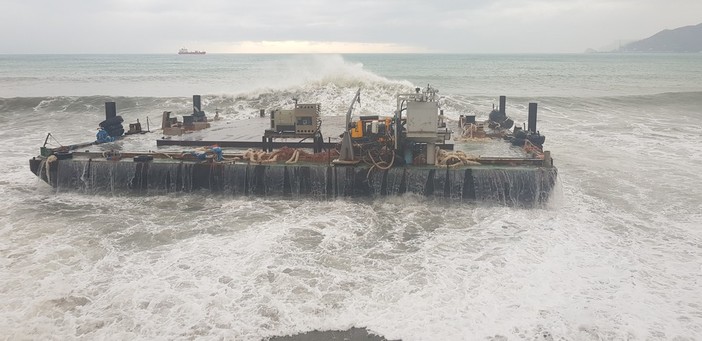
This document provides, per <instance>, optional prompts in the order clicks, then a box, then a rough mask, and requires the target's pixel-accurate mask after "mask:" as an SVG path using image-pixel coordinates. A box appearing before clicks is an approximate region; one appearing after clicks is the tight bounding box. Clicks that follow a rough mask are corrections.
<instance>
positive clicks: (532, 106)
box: [528, 103, 537, 133]
mask: <svg viewBox="0 0 702 341" xmlns="http://www.w3.org/2000/svg"><path fill="white" fill-rule="evenodd" d="M536 108H537V105H536V103H529V125H528V130H529V131H530V132H532V133H535V132H536Z"/></svg>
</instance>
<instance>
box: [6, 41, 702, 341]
mask: <svg viewBox="0 0 702 341" xmlns="http://www.w3.org/2000/svg"><path fill="white" fill-rule="evenodd" d="M426 84H431V85H432V86H434V87H436V88H438V89H439V90H440V94H441V95H442V96H444V99H443V100H442V102H443V105H444V108H445V111H446V113H447V115H448V116H449V117H451V118H456V117H458V115H460V114H467V113H474V114H477V115H478V116H479V118H480V117H485V116H487V113H488V112H489V110H490V109H491V108H492V105H493V104H494V103H496V98H497V96H499V95H507V96H508V105H507V113H508V114H509V115H510V116H511V117H513V118H514V119H515V120H516V121H524V120H525V119H526V106H527V103H528V102H530V101H535V102H538V103H539V110H540V111H539V130H540V131H541V132H542V133H543V134H545V135H546V136H547V139H546V149H548V150H551V152H552V155H553V157H554V159H555V161H554V162H555V164H556V166H557V167H558V168H559V185H558V190H557V191H556V192H555V193H554V195H553V196H552V198H551V200H550V202H549V203H548V205H546V206H545V207H542V208H536V209H520V208H511V207H504V206H499V205H494V204H492V205H491V204H483V203H474V204H465V203H464V204H460V203H451V202H446V201H433V200H427V199H424V198H419V197H415V196H403V197H391V198H379V199H372V200H355V199H339V200H333V201H318V200H307V199H305V198H295V199H292V200H288V199H264V198H256V197H226V196H216V195H210V194H208V193H193V194H187V195H183V194H174V195H163V196H125V195H114V194H111V193H101V194H84V193H75V192H56V190H54V189H52V188H50V187H49V186H48V185H46V184H45V183H43V182H41V181H40V180H38V179H37V178H36V177H34V176H33V174H32V173H31V172H30V171H29V167H28V159H30V158H31V157H32V156H35V155H37V154H38V147H39V146H41V144H42V143H43V141H44V138H45V136H46V133H47V132H52V133H53V135H54V136H55V137H56V140H58V141H59V142H62V143H64V144H69V143H76V142H83V141H89V140H92V139H93V138H94V133H95V127H96V126H97V123H98V122H100V121H101V120H102V119H104V109H103V104H104V102H105V101H108V100H114V101H116V102H117V109H118V111H119V114H120V115H122V116H123V117H124V118H125V120H126V121H127V122H132V121H135V120H136V119H137V118H139V119H141V120H142V122H144V119H145V118H146V117H149V118H150V120H151V122H159V121H160V113H161V112H162V111H163V110H173V111H175V112H177V113H185V112H187V111H188V110H189V108H190V105H191V104H190V101H191V97H190V96H191V95H193V94H201V95H203V96H204V97H203V106H204V110H205V111H207V112H209V113H211V112H214V110H215V109H220V110H221V111H222V116H223V118H224V120H225V121H227V122H232V123H235V122H236V121H237V120H240V119H245V118H250V117H254V116H256V115H257V112H258V109H261V108H271V107H280V106H285V105H290V104H291V103H292V97H298V98H300V100H301V101H305V102H321V103H322V108H323V114H324V115H343V114H344V113H345V111H346V108H347V107H348V104H349V101H350V100H351V98H352V97H353V94H354V92H355V90H356V88H358V87H361V88H362V97H361V98H362V102H361V108H360V112H361V113H362V114H365V113H375V114H387V113H389V112H391V111H392V109H393V107H394V105H395V103H394V96H395V94H396V93H398V92H404V91H411V89H412V88H414V87H415V86H425V85H426ZM700 121H702V55H665V54H656V55H633V54H632V55H629V54H626V55H616V54H592V55H585V54H583V55H579V54H578V55H344V56H340V55H205V56H177V55H116V56H108V55H43V56H40V55H27V56H22V55H0V127H2V128H0V141H2V142H3V143H4V145H5V148H3V149H2V150H1V151H0V157H1V158H2V162H0V197H1V198H2V201H3V209H2V210H1V211H0V331H1V332H0V338H3V339H8V340H16V339H61V340H65V339H85V340H93V339H123V340H127V339H128V340H131V339H148V340H151V339H228V340H260V339H262V338H265V337H270V336H275V335H286V334H293V333H299V332H305V331H310V330H314V329H317V330H329V329H347V328H350V327H366V328H368V329H369V330H370V331H372V332H374V333H377V334H380V335H383V336H385V337H387V338H388V339H397V338H401V339H403V340H478V339H495V340H501V339H509V340H520V339H524V340H542V339H543V340H620V339H628V340H673V339H674V340H695V339H700V338H702V289H701V288H702V151H701V149H700V142H701V138H702V133H701V131H702V130H701V129H700V128H701V125H700ZM144 136H147V135H144ZM151 138H155V137H154V136H150V137H149V136H147V137H145V138H144V139H143V140H137V142H135V145H136V147H139V148H142V149H143V150H149V149H155V148H156V147H155V143H153V142H152V141H151V140H150V139H151ZM51 142H52V143H55V142H54V141H51Z"/></svg>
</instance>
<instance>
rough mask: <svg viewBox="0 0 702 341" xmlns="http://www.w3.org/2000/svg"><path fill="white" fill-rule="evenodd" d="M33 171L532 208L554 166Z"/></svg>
mask: <svg viewBox="0 0 702 341" xmlns="http://www.w3.org/2000/svg"><path fill="white" fill-rule="evenodd" d="M30 168H31V170H32V172H33V173H34V174H36V175H37V176H39V177H40V178H41V179H42V180H44V181H45V182H47V183H48V184H50V185H51V186H53V187H55V188H57V189H59V190H68V191H79V192H84V193H101V192H107V193H127V194H129V193H145V194H165V193H172V192H186V193H187V192H193V191H201V190H208V191H212V192H215V193H222V194H229V195H244V196H264V197H286V196H287V197H309V198H315V199H332V198H336V197H377V196H390V195H402V194H405V193H414V194H416V195H420V196H426V197H437V198H446V199H450V200H455V201H476V200H477V201H488V202H497V203H501V204H506V205H510V206H513V205H517V206H534V205H538V204H543V203H545V202H546V201H547V200H548V198H549V196H550V194H551V192H552V190H553V188H554V186H555V183H556V178H557V169H556V168H554V167H533V166H482V165H481V166H470V167H462V168H450V167H432V166H427V167H415V166H411V167H394V168H392V169H389V170H377V169H370V167H368V166H367V165H365V164H359V165H354V166H330V165H325V164H293V165H286V164H253V163H251V164H247V163H237V164H223V163H196V162H190V161H177V160H166V161H163V160H158V161H148V162H135V161H132V160H126V161H125V160H123V161H106V160H104V159H102V160H93V159H86V160H76V159H65V160H55V161H53V162H51V163H47V162H46V161H45V159H44V158H34V159H32V160H30Z"/></svg>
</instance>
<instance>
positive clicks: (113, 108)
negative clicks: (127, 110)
mask: <svg viewBox="0 0 702 341" xmlns="http://www.w3.org/2000/svg"><path fill="white" fill-rule="evenodd" d="M113 117H117V104H115V102H105V119H106V120H109V119H111V118H113Z"/></svg>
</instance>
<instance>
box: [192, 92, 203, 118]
mask: <svg viewBox="0 0 702 341" xmlns="http://www.w3.org/2000/svg"><path fill="white" fill-rule="evenodd" d="M201 111H202V107H201V103H200V95H193V115H199V114H200V112H201Z"/></svg>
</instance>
